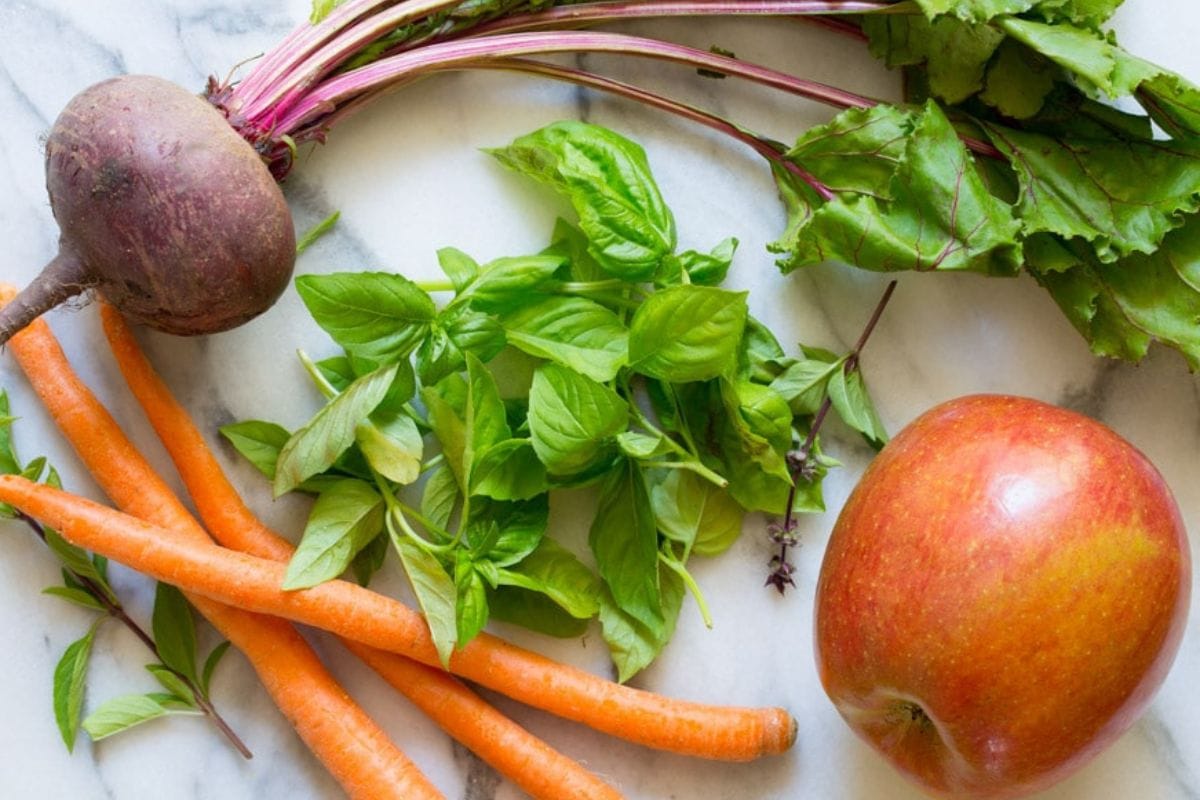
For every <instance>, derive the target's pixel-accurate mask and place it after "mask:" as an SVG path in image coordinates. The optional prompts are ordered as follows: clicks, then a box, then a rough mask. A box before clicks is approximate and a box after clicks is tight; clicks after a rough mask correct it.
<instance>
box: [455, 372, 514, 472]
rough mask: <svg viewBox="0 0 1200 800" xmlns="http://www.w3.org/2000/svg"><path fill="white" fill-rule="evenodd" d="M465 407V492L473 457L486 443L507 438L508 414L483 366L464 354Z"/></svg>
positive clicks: (477, 455)
mask: <svg viewBox="0 0 1200 800" xmlns="http://www.w3.org/2000/svg"><path fill="white" fill-rule="evenodd" d="M466 360H467V381H468V393H467V407H466V413H465V422H466V425H465V428H464V444H465V446H464V449H463V467H464V474H463V476H462V485H463V486H464V487H466V489H467V491H468V492H469V491H470V489H469V487H470V486H471V485H472V478H471V476H472V475H473V474H474V471H475V464H476V460H477V459H478V458H479V456H480V455H481V454H482V453H483V452H484V451H486V450H487V449H488V448H489V447H491V446H493V445H495V444H497V443H498V442H502V441H504V440H505V439H508V438H509V437H510V436H511V432H510V431H509V428H508V414H507V410H506V409H505V407H504V402H503V401H502V400H501V399H500V390H499V389H498V388H497V387H496V381H495V379H494V378H493V377H492V373H490V372H488V370H487V367H485V366H484V365H483V363H482V362H481V361H480V360H479V359H477V358H476V357H475V356H473V355H467V357H466Z"/></svg>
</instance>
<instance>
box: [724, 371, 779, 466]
mask: <svg viewBox="0 0 1200 800" xmlns="http://www.w3.org/2000/svg"><path fill="white" fill-rule="evenodd" d="M730 385H731V386H732V389H733V394H734V395H735V396H736V398H737V401H736V402H737V410H738V413H739V414H740V415H741V418H742V420H744V421H745V423H746V425H747V426H748V427H749V429H750V430H751V431H752V432H754V433H755V434H757V435H759V436H761V437H762V438H764V439H766V440H767V441H768V442H770V443H771V446H772V447H773V448H775V450H777V451H780V452H787V450H788V448H790V447H791V444H792V410H791V408H790V407H789V406H788V403H787V401H786V400H784V398H783V396H782V395H780V394H779V392H776V391H775V390H774V389H772V388H770V387H769V386H763V385H762V384H758V383H751V382H750V381H737V382H734V383H731V384H730Z"/></svg>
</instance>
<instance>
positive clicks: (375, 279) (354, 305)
mask: <svg viewBox="0 0 1200 800" xmlns="http://www.w3.org/2000/svg"><path fill="white" fill-rule="evenodd" d="M296 291H297V293H299V295H300V299H301V300H303V301H304V305H305V306H307V307H308V310H309V313H311V314H312V316H313V319H314V320H316V322H317V324H318V325H320V326H321V328H322V329H323V330H325V332H326V333H328V334H329V335H330V336H331V337H333V340H334V341H335V342H337V343H338V344H339V345H341V346H342V347H343V348H345V349H346V351H347V352H349V353H352V354H354V355H356V356H360V357H362V358H367V359H371V360H372V361H375V362H377V363H379V364H387V363H392V362H395V361H398V360H400V359H402V358H404V357H405V356H407V355H408V354H409V353H411V352H412V350H413V348H415V347H416V346H417V344H418V343H419V342H420V340H421V337H423V336H424V335H425V332H426V330H427V329H428V326H429V323H431V322H432V321H433V318H434V316H435V314H436V309H435V307H434V305H433V300H431V299H430V298H429V295H427V294H426V293H425V292H424V291H423V290H422V289H421V288H420V287H418V286H417V285H416V284H415V283H413V282H412V281H410V280H408V279H407V278H405V277H403V276H400V275H393V274H390V273H385V272H344V273H335V274H332V275H301V276H300V277H299V278H297V279H296Z"/></svg>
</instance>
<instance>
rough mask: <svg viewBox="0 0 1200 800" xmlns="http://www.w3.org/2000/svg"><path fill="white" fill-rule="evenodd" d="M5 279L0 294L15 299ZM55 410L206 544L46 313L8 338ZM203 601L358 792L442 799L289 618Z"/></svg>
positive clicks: (136, 495)
mask: <svg viewBox="0 0 1200 800" xmlns="http://www.w3.org/2000/svg"><path fill="white" fill-rule="evenodd" d="M11 296H12V289H11V287H7V286H3V285H0V303H3V302H7V301H8V300H9V299H11ZM9 346H10V348H11V350H12V352H13V354H14V355H15V356H16V358H17V360H18V362H19V363H20V365H21V367H22V369H24V370H25V372H26V373H27V374H29V375H32V376H36V379H35V380H34V381H33V382H34V384H35V390H36V391H37V392H38V395H39V396H40V397H41V398H42V401H43V403H44V404H45V405H46V407H47V409H48V410H49V411H50V414H51V416H52V417H53V418H54V420H55V422H56V423H57V424H58V425H59V427H60V428H61V429H63V431H64V432H65V433H66V434H67V438H68V439H69V440H70V441H71V443H72V445H73V446H74V447H75V448H76V451H77V452H78V453H79V455H80V457H81V459H82V460H83V461H84V463H85V464H86V465H87V467H88V468H89V470H90V471H91V472H92V474H93V476H94V477H95V478H96V479H97V482H98V483H100V485H101V487H102V488H103V489H104V490H105V492H106V493H107V494H108V495H109V497H111V498H112V499H113V500H114V501H115V502H117V503H118V504H120V505H121V506H122V507H124V508H126V509H128V510H129V511H131V512H132V513H134V514H137V515H139V516H142V517H145V518H147V519H153V520H155V521H156V522H161V523H162V524H163V525H164V526H167V527H169V528H170V530H169V531H163V532H162V534H161V535H163V536H164V537H166V538H177V539H188V540H191V541H199V542H203V543H209V540H208V536H207V534H206V533H205V532H204V529H203V528H201V527H200V526H199V524H198V523H197V522H196V521H195V520H194V519H193V518H192V517H191V515H190V514H189V513H188V511H187V510H186V509H185V508H184V507H183V505H182V504H181V503H180V502H179V500H178V499H177V498H176V497H175V495H174V493H173V492H171V490H170V489H169V488H168V487H167V486H166V484H164V483H163V482H162V480H161V478H159V477H158V475H157V474H155V473H154V471H153V469H151V468H150V466H149V465H148V464H147V463H146V461H145V459H144V458H142V456H141V454H140V453H139V452H138V451H137V449H136V448H135V447H134V446H133V444H132V443H131V442H129V440H128V439H127V438H126V437H125V435H124V433H123V432H122V431H121V430H120V428H119V427H118V426H117V424H116V421H115V420H113V418H112V416H111V415H110V414H109V413H108V412H107V410H105V409H104V407H103V406H102V405H101V404H100V403H99V401H98V400H97V399H96V398H95V396H93V395H92V393H91V392H90V391H89V390H88V389H87V387H85V386H83V384H82V383H81V382H80V381H79V380H78V378H77V377H76V376H75V374H74V372H73V371H72V370H71V369H70V366H69V364H68V363H67V361H66V357H65V355H64V354H63V352H62V349H61V348H60V347H59V346H58V342H57V341H56V340H55V339H54V336H53V334H51V333H50V331H49V327H48V326H47V325H46V323H45V322H43V321H41V320H39V321H36V322H34V323H33V324H31V325H30V326H29V327H28V328H26V329H25V330H24V331H22V332H21V333H19V334H17V335H16V336H15V337H14V338H13V339H12V340H10V342H9ZM188 599H189V600H190V601H191V602H192V603H193V604H194V605H195V606H196V609H197V610H198V611H199V612H200V613H201V614H202V615H204V616H205V617H206V618H207V619H209V621H210V622H212V623H213V625H214V627H216V628H217V630H219V631H220V632H221V633H222V635H224V636H225V637H226V638H227V639H229V640H230V641H231V642H232V643H233V645H234V646H235V647H237V648H238V649H239V650H241V651H242V652H243V653H244V654H245V655H246V657H247V659H248V660H249V661H250V663H251V664H252V665H253V667H254V668H255V671H256V672H257V673H258V675H259V678H260V679H261V680H262V682H263V685H264V686H265V687H266V689H267V691H268V692H269V693H270V694H271V696H272V698H273V699H274V701H275V703H276V705H278V706H279V708H280V710H281V711H282V712H283V714H284V716H285V717H287V719H288V720H289V721H290V722H291V724H292V725H293V726H294V727H295V729H296V731H297V733H298V734H299V736H300V737H301V739H302V740H303V741H304V742H305V743H306V744H307V745H308V747H309V748H310V749H311V750H312V752H313V753H314V754H315V755H316V756H317V758H318V759H319V760H320V761H321V762H322V763H323V764H324V765H325V767H326V768H327V769H328V770H329V772H330V773H331V774H332V775H333V777H334V778H335V779H336V780H337V781H338V782H339V783H340V784H341V786H342V787H343V789H344V790H345V791H346V793H347V794H348V795H349V796H350V797H351V798H362V799H363V800H375V799H376V798H413V797H419V798H440V797H442V795H441V793H440V792H438V790H437V789H436V788H435V787H434V786H433V785H432V784H431V783H430V782H429V781H428V779H427V778H425V776H424V775H423V774H421V772H420V771H419V770H418V769H417V767H416V766H415V765H414V764H413V763H412V762H411V761H410V760H409V759H408V758H407V757H406V756H405V755H404V754H403V753H402V752H401V751H400V750H399V749H398V748H397V747H396V746H395V745H394V744H392V742H391V741H390V740H389V739H388V738H387V735H386V734H385V733H384V732H383V730H382V729H380V728H379V726H378V725H376V724H375V723H374V721H372V720H371V719H370V717H368V716H367V714H366V713H365V712H364V711H363V710H362V709H361V708H360V707H359V706H358V705H357V704H355V703H354V701H353V700H352V699H351V698H350V697H349V695H347V694H346V692H345V691H344V690H343V689H342V688H341V686H339V685H338V683H337V682H336V680H335V679H334V678H333V676H332V675H330V674H329V672H328V671H327V670H326V669H325V667H324V666H323V665H322V664H321V662H320V660H319V659H318V658H317V656H316V654H315V653H314V652H313V650H312V648H311V647H310V646H309V645H308V644H307V642H305V641H304V639H303V638H302V637H301V636H300V635H299V634H298V633H297V632H296V631H295V630H294V629H293V628H292V627H291V626H290V625H288V624H287V623H285V622H283V621H281V620H277V619H272V618H270V617H264V616H260V615H255V614H248V613H245V612H244V611H241V610H238V609H234V608H230V607H228V606H226V605H223V604H220V603H217V602H213V601H212V600H209V599H207V598H204V597H196V596H194V595H189V598H188Z"/></svg>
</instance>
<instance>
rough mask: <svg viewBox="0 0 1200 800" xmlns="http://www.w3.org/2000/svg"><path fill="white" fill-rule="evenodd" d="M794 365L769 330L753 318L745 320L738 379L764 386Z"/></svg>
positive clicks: (739, 350)
mask: <svg viewBox="0 0 1200 800" xmlns="http://www.w3.org/2000/svg"><path fill="white" fill-rule="evenodd" d="M793 363H795V359H793V358H789V357H788V356H787V355H786V354H785V353H784V352H783V347H781V346H780V344H779V340H778V339H776V338H775V334H773V333H771V329H770V328H768V327H767V326H766V325H764V324H763V323H762V322H760V321H759V320H757V319H755V318H754V317H752V316H751V317H747V318H746V331H745V333H744V334H743V335H742V342H741V346H740V347H739V348H738V372H737V374H738V377H740V378H743V379H744V380H748V381H754V382H755V383H761V384H764V385H767V384H770V383H771V382H772V381H773V380H775V379H776V378H778V377H779V376H780V375H781V374H782V373H783V372H784V370H786V369H787V368H788V367H789V366H791V365H792V364H793Z"/></svg>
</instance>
